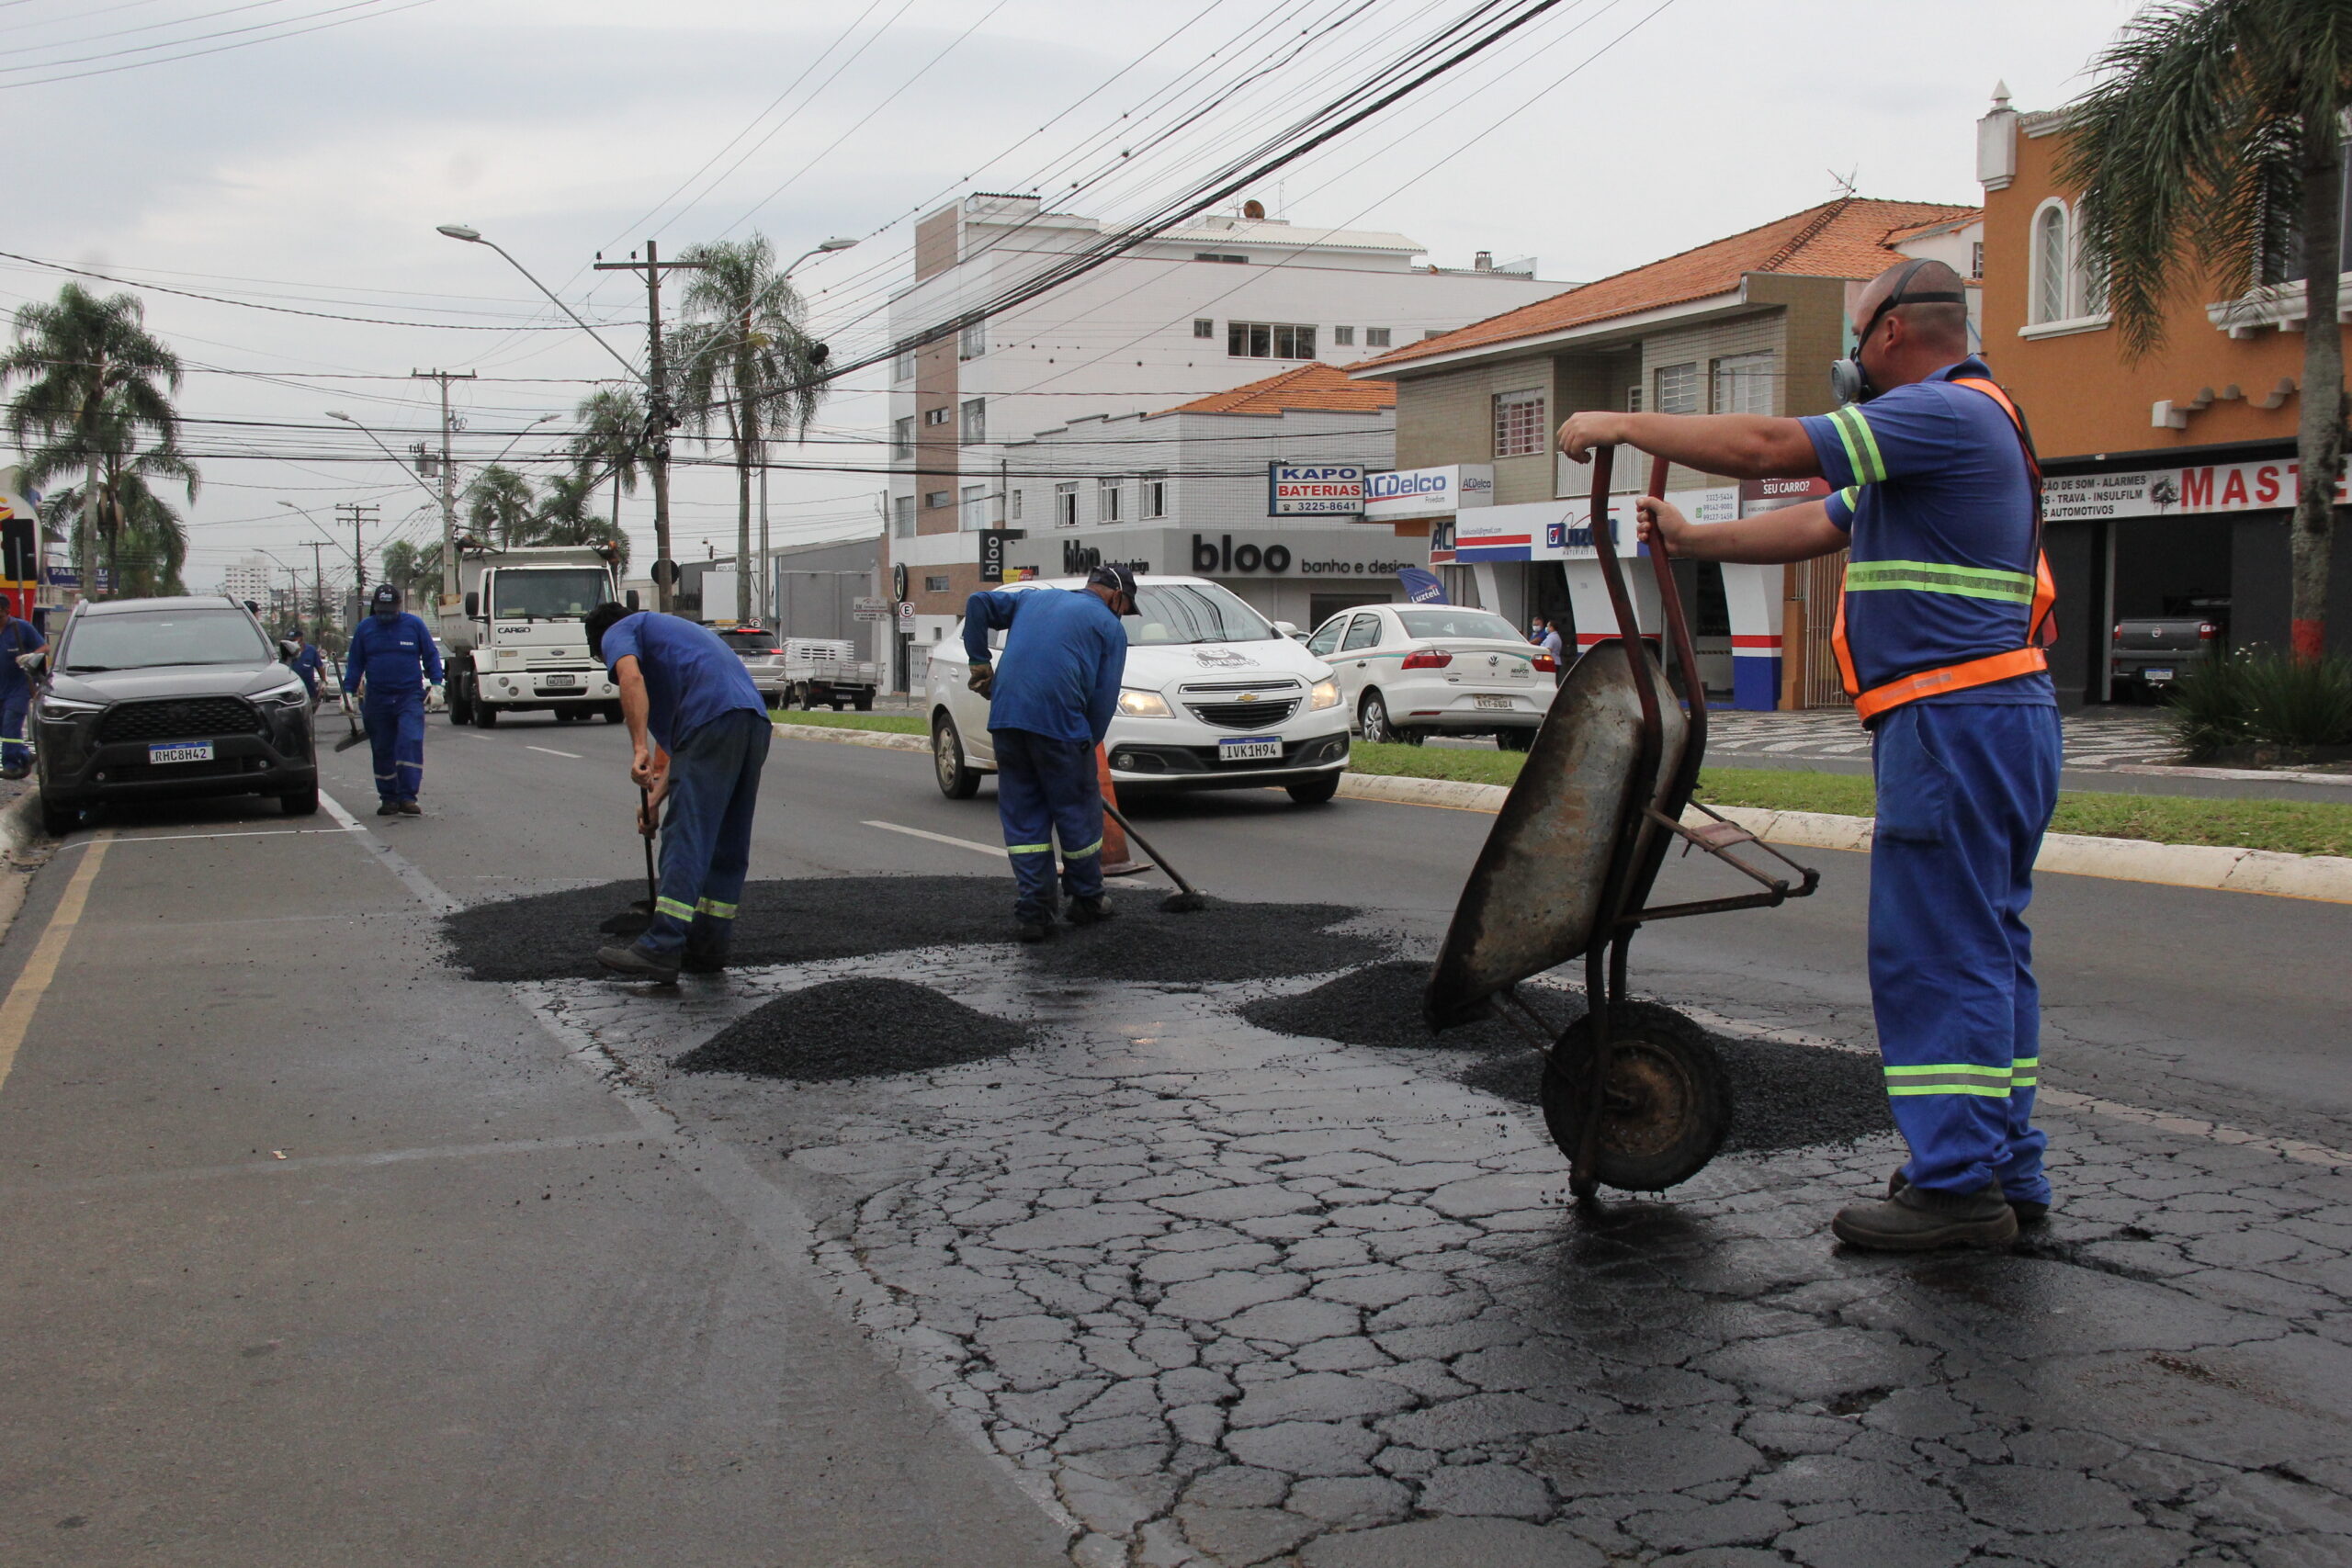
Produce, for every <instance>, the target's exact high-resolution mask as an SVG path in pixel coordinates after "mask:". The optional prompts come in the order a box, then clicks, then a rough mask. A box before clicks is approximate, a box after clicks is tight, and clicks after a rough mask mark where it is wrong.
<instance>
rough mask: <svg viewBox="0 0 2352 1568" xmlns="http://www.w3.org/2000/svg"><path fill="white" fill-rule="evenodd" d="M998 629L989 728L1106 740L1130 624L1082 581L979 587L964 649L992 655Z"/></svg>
mask: <svg viewBox="0 0 2352 1568" xmlns="http://www.w3.org/2000/svg"><path fill="white" fill-rule="evenodd" d="M992 631H1002V632H1003V633H1004V652H1003V653H1002V654H1001V655H1000V656H999V657H998V659H997V660H996V685H995V687H994V688H993V689H992V690H991V691H990V692H989V728H990V729H1025V730H1028V731H1029V732H1030V733H1031V734H1033V735H1047V736H1051V737H1053V738H1054V739H1057V740H1077V741H1082V742H1084V743H1085V744H1087V745H1089V746H1092V745H1096V744H1098V743H1100V742H1101V740H1102V739H1103V734H1104V732H1105V731H1107V730H1108V729H1109V728H1111V716H1112V714H1114V713H1115V712H1116V711H1118V706H1119V678H1120V676H1122V675H1124V674H1125V673H1126V669H1127V628H1126V627H1125V626H1122V625H1120V623H1119V617H1118V616H1116V615H1113V614H1112V613H1111V606H1110V605H1108V604H1104V603H1103V599H1102V596H1101V595H1100V594H1096V593H1090V592H1087V591H1086V590H1084V589H1082V588H1081V589H1075V590H1073V589H1067V588H1033V589H1029V590H1027V591H1026V592H1020V593H1007V592H1003V591H1001V590H998V591H995V592H986V591H984V592H978V593H975V594H973V595H972V596H971V598H969V599H967V600H966V601H965V603H964V651H965V652H967V653H968V654H970V655H971V656H972V659H973V660H974V661H975V662H981V661H985V660H987V659H988V657H989V633H990V632H992Z"/></svg>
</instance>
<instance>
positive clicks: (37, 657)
mask: <svg viewBox="0 0 2352 1568" xmlns="http://www.w3.org/2000/svg"><path fill="white" fill-rule="evenodd" d="M48 668H49V649H45V648H37V649H33V650H32V651H31V652H30V653H20V654H18V655H17V669H19V670H21V671H24V672H25V673H26V674H28V675H38V674H40V672H41V671H44V670H46V669H48Z"/></svg>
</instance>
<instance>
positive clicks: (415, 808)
mask: <svg viewBox="0 0 2352 1568" xmlns="http://www.w3.org/2000/svg"><path fill="white" fill-rule="evenodd" d="M401 816H403V817H422V816H424V807H422V806H419V805H418V804H417V803H416V802H414V801H413V800H403V801H401Z"/></svg>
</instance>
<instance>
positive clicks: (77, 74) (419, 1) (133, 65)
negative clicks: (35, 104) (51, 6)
mask: <svg viewBox="0 0 2352 1568" xmlns="http://www.w3.org/2000/svg"><path fill="white" fill-rule="evenodd" d="M354 4H355V5H356V6H368V7H373V6H379V5H380V4H381V0H354ZM432 4H433V0H406V3H405V4H402V5H395V6H390V7H389V8H385V9H376V10H370V11H369V13H368V14H369V16H375V17H390V16H396V15H398V14H399V13H400V12H402V11H413V10H415V9H416V8H417V7H418V6H430V5H432ZM353 8H354V6H336V7H334V10H333V11H314V12H312V13H311V16H314V17H320V16H333V15H334V12H336V11H347V10H351V9H353ZM304 19H306V18H303V17H289V18H288V20H289V21H300V20H304ZM366 20H368V17H338V18H337V19H335V20H333V21H324V22H320V23H318V24H317V25H316V26H313V27H308V28H286V30H284V31H282V32H275V33H271V34H270V35H269V36H268V37H266V38H254V39H243V40H242V41H240V42H237V43H223V44H215V45H214V46H213V47H212V48H210V49H193V50H189V51H187V53H185V54H174V55H166V56H164V57H162V58H160V59H155V60H134V61H130V62H126V63H124V64H121V65H100V66H97V67H96V68H94V69H92V70H88V71H70V72H67V73H63V74H62V75H56V76H40V77H35V78H33V79H32V80H30V81H26V82H11V83H7V84H6V86H7V87H9V88H16V87H44V86H48V85H51V84H53V83H58V82H78V81H81V80H82V79H83V78H85V77H88V76H111V75H113V74H115V73H117V72H121V71H137V70H141V69H143V68H145V67H147V66H150V65H168V64H171V63H173V62H177V61H182V60H196V59H198V58H201V57H202V56H204V55H208V54H220V53H225V52H226V51H229V50H232V49H250V48H252V47H253V46H254V44H257V43H275V42H277V40H278V39H288V38H300V36H301V35H303V34H304V33H315V32H323V31H325V30H326V29H327V28H340V27H347V26H349V25H350V24H351V23H353V22H360V21H366ZM271 25H272V26H277V25H280V24H275V23H273V24H271ZM231 30H232V31H239V32H246V31H252V30H253V29H251V28H233V29H231ZM209 36H211V37H214V38H220V37H225V36H227V35H226V34H222V33H215V34H212V35H209ZM178 41H179V42H181V43H194V42H198V41H201V40H199V39H180V40H178ZM150 47H153V48H164V47H169V46H165V45H160V44H159V45H153V46H150ZM121 52H124V53H137V52H144V51H143V50H141V51H121ZM89 58H91V59H93V60H105V59H110V58H113V56H110V55H92V56H90V57H89ZM53 63H55V64H61V65H63V64H73V63H77V62H72V61H57V62H53ZM19 69H22V68H19Z"/></svg>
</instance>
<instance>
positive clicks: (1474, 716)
mask: <svg viewBox="0 0 2352 1568" xmlns="http://www.w3.org/2000/svg"><path fill="white" fill-rule="evenodd" d="M1306 650H1307V651H1308V652H1309V653H1312V654H1313V655H1315V657H1317V659H1320V660H1323V661H1324V662H1325V663H1327V664H1329V665H1330V666H1331V671H1332V673H1333V675H1334V676H1335V677H1336V678H1337V679H1338V681H1339V682H1340V696H1341V697H1342V698H1343V699H1344V700H1345V702H1346V704H1347V711H1348V714H1349V715H1350V716H1351V718H1352V719H1353V720H1354V722H1355V723H1356V725H1357V727H1358V728H1361V729H1362V730H1363V738H1364V739H1366V740H1402V741H1405V742H1407V743H1408V744H1409V745H1416V746H1418V745H1419V744H1420V743H1421V742H1422V741H1423V740H1425V739H1428V738H1429V737H1430V736H1431V735H1491V736H1493V737H1494V738H1495V744H1496V745H1498V746H1499V747H1501V748H1502V749H1503V750H1506V751H1524V750H1527V748H1528V746H1529V744H1530V743H1531V742H1532V740H1533V739H1534V737H1535V731H1536V728H1538V727H1539V726H1540V725H1542V724H1543V722H1544V714H1545V713H1546V712H1548V711H1550V709H1551V706H1552V697H1553V694H1555V692H1556V691H1557V690H1558V689H1559V688H1558V685H1557V675H1556V671H1557V669H1558V663H1557V661H1556V660H1554V659H1553V657H1552V656H1551V655H1550V654H1548V653H1546V652H1544V650H1543V649H1540V648H1536V647H1534V646H1532V645H1531V644H1530V643H1529V642H1528V640H1527V639H1526V638H1525V637H1521V636H1520V635H1519V631H1518V629H1517V628H1516V627H1514V626H1512V625H1511V624H1510V622H1509V621H1506V620H1504V619H1503V618H1502V617H1501V616H1500V615H1496V614H1495V613H1494V612H1493V611H1491V610H1472V609H1465V608H1464V607H1463V606H1461V605H1459V604H1373V605H1367V606H1365V607H1363V608H1362V609H1357V610H1342V611H1341V612H1340V614H1338V615H1334V616H1332V617H1331V618H1330V619H1329V620H1328V621H1326V622H1324V623H1323V624H1322V625H1321V626H1317V628H1316V629H1315V635H1314V636H1313V637H1309V638H1307V639H1306Z"/></svg>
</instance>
